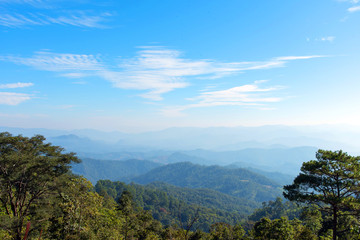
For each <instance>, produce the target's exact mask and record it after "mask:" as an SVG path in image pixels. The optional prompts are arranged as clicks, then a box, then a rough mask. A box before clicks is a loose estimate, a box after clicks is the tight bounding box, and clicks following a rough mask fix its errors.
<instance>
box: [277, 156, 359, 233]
mask: <svg viewBox="0 0 360 240" xmlns="http://www.w3.org/2000/svg"><path fill="white" fill-rule="evenodd" d="M316 159H317V160H311V161H309V162H305V163H303V165H302V167H301V173H300V174H299V175H298V176H297V177H296V178H295V179H294V182H293V184H291V185H287V186H285V187H284V190H285V191H284V196H285V197H286V198H287V199H289V200H291V201H297V202H304V203H315V204H318V205H319V206H320V207H321V209H322V210H324V211H327V212H328V213H329V214H330V215H331V216H332V230H333V239H334V240H336V239H337V236H338V234H339V221H338V219H339V218H340V217H341V216H342V215H343V214H347V215H349V214H350V215H356V214H357V213H358V211H359V209H360V199H359V197H360V195H359V194H360V157H353V156H350V155H348V154H347V153H345V152H343V151H341V150H340V151H335V152H333V151H325V150H318V152H317V153H316ZM345 230H346V229H345Z"/></svg>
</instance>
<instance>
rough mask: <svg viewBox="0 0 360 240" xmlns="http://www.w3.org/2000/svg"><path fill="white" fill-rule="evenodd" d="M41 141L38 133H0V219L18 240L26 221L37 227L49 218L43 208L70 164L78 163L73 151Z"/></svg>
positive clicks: (68, 170)
mask: <svg viewBox="0 0 360 240" xmlns="http://www.w3.org/2000/svg"><path fill="white" fill-rule="evenodd" d="M44 141H45V138H44V137H43V136H40V135H37V136H34V137H31V138H28V137H23V136H21V135H19V136H12V135H11V134H10V133H7V132H4V133H0V204H1V207H2V208H3V209H4V213H5V215H4V216H1V218H2V219H0V220H1V221H0V222H1V225H2V224H4V225H3V226H1V227H2V228H3V229H7V231H8V232H9V233H10V234H11V235H13V238H14V239H16V240H20V239H21V236H22V234H23V230H24V224H26V221H28V220H30V221H31V222H32V226H35V227H36V224H37V223H39V222H45V221H46V220H47V219H48V218H49V217H50V216H49V212H48V211H43V208H44V207H50V206H51V201H52V200H54V199H53V197H54V196H55V195H56V194H57V192H56V189H57V187H58V186H59V183H61V182H62V181H64V179H66V178H67V176H68V173H69V172H70V164H71V163H72V162H80V160H79V159H78V158H77V157H75V155H74V154H73V153H63V149H62V148H60V147H58V146H52V145H51V144H49V143H45V142H44ZM46 212H47V213H46ZM32 229H34V227H32Z"/></svg>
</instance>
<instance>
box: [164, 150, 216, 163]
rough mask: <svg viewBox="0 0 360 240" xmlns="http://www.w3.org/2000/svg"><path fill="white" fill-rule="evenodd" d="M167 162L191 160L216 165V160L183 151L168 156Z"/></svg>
mask: <svg viewBox="0 0 360 240" xmlns="http://www.w3.org/2000/svg"><path fill="white" fill-rule="evenodd" d="M166 162H167V163H178V162H191V163H195V164H201V165H215V164H217V163H216V161H212V160H209V159H205V158H201V157H196V156H191V155H187V154H184V153H181V152H175V153H173V154H171V155H170V156H168V157H167V158H166Z"/></svg>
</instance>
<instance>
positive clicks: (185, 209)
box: [95, 180, 245, 231]
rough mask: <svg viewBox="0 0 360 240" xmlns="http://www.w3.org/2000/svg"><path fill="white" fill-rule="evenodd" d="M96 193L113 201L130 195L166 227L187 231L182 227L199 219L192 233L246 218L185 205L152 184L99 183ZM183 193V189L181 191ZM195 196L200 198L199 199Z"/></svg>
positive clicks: (213, 209)
mask: <svg viewBox="0 0 360 240" xmlns="http://www.w3.org/2000/svg"><path fill="white" fill-rule="evenodd" d="M169 188H171V186H169ZM95 190H96V192H98V193H99V194H100V195H102V196H104V197H105V196H110V197H112V198H113V199H115V200H116V201H118V199H120V198H121V196H122V194H123V193H124V192H125V191H126V192H129V193H131V195H132V196H133V201H134V204H135V206H137V207H140V208H142V209H144V210H149V211H151V213H152V215H153V217H154V218H155V219H156V220H159V221H161V223H162V224H163V225H165V226H173V225H177V226H179V227H180V228H186V227H185V226H187V225H188V222H189V221H190V220H191V219H192V218H193V217H194V216H196V215H198V216H199V217H198V219H197V221H196V222H195V223H194V225H193V226H192V228H191V230H195V229H201V230H203V231H209V229H210V226H211V224H214V223H216V222H226V223H229V224H236V223H237V222H239V221H241V220H242V219H244V217H245V215H244V214H241V213H237V212H229V211H224V210H221V209H218V208H214V207H213V208H211V207H204V206H201V205H198V204H195V203H194V202H190V201H188V203H187V202H185V201H181V200H178V199H177V198H175V197H173V196H171V195H170V194H167V192H164V191H162V190H158V189H157V188H154V186H153V185H151V186H141V185H137V184H129V185H128V184H125V183H122V182H111V181H109V180H101V181H98V182H97V184H96V186H95ZM182 191H185V190H184V189H183V190H182ZM191 192H192V191H190V193H191ZM198 197H199V198H200V197H201V196H198ZM208 206H209V205H208Z"/></svg>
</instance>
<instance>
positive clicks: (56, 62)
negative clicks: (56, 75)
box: [0, 52, 102, 77]
mask: <svg viewBox="0 0 360 240" xmlns="http://www.w3.org/2000/svg"><path fill="white" fill-rule="evenodd" d="M0 60H3V61H10V62H13V63H16V64H22V65H26V66H30V67H34V68H36V69H40V70H46V71H55V72H63V71H75V73H74V72H70V73H68V74H70V75H69V76H70V77H74V76H75V75H76V74H80V73H79V72H82V71H95V70H100V69H102V67H101V65H100V63H99V61H98V60H97V58H96V57H95V56H93V55H82V54H63V53H59V54H58V53H51V52H37V53H36V54H35V55H34V56H32V57H29V58H24V57H15V56H3V57H0Z"/></svg>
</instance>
